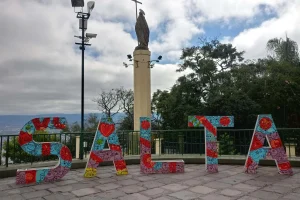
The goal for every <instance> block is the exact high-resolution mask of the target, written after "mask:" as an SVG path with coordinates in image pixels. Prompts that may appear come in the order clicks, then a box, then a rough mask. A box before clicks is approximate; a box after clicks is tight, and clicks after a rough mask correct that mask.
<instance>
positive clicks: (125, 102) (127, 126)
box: [117, 87, 134, 130]
mask: <svg viewBox="0 0 300 200" xmlns="http://www.w3.org/2000/svg"><path fill="white" fill-rule="evenodd" d="M117 91H118V94H119V97H120V105H119V106H120V108H121V110H122V111H123V112H124V113H125V114H126V117H125V118H124V119H123V121H122V122H121V125H120V127H119V130H133V106H134V93H133V91H132V90H131V89H130V90H126V89H124V88H123V87H121V88H119V89H117Z"/></svg>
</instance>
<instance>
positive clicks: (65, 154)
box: [60, 146, 72, 161]
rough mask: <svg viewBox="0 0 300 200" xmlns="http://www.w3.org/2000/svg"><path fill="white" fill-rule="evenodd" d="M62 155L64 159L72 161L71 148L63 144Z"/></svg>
mask: <svg viewBox="0 0 300 200" xmlns="http://www.w3.org/2000/svg"><path fill="white" fill-rule="evenodd" d="M60 156H61V158H62V159H64V160H67V161H72V154H71V152H70V149H69V148H68V147H66V146H63V147H62V148H61V150H60Z"/></svg>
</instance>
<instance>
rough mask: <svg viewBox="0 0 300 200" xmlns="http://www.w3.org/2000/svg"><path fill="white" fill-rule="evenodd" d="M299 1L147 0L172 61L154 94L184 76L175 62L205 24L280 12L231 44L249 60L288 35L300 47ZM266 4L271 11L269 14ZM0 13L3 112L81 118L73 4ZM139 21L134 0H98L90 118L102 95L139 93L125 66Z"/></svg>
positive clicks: (29, 3) (154, 30)
mask: <svg viewBox="0 0 300 200" xmlns="http://www.w3.org/2000/svg"><path fill="white" fill-rule="evenodd" d="M291 2H292V3H294V7H293V6H291V5H290V6H288V7H287V6H283V3H284V0H272V1H270V0H247V1H246V0H236V1H233V0H210V1H206V0H205V1H204V0H176V1H174V0H143V5H142V6H139V7H142V8H143V10H144V11H145V12H146V19H147V21H148V24H149V27H150V31H151V34H152V35H156V37H154V38H153V40H151V41H150V45H149V47H150V50H151V51H152V54H161V55H162V56H163V58H164V60H169V61H170V62H171V63H172V64H165V65H156V67H155V68H154V69H153V71H152V92H154V91H155V90H156V89H162V90H163V89H169V88H170V87H171V86H172V85H173V84H174V83H175V81H176V79H177V77H178V76H179V75H182V74H179V73H176V72H175V70H176V68H177V66H176V64H173V63H178V59H179V56H180V55H181V49H182V48H183V47H186V46H189V45H192V43H191V42H192V40H193V39H195V38H196V37H197V36H200V35H201V34H203V33H204V32H205V30H203V28H202V26H203V24H205V23H210V22H216V21H219V22H220V25H222V24H224V23H230V21H231V18H238V19H243V20H251V19H252V18H253V17H255V16H257V15H260V13H261V12H269V13H270V12H273V11H276V12H278V14H279V18H278V19H272V20H269V21H267V22H265V23H263V24H262V25H261V26H260V27H257V28H253V29H249V30H245V31H244V32H242V33H240V35H239V36H237V37H236V38H234V39H231V38H227V41H231V40H232V41H233V43H234V44H236V45H237V46H238V47H239V48H241V49H245V50H248V51H249V53H248V54H247V56H249V57H255V56H258V55H263V54H264V49H263V48H262V47H261V44H262V42H265V40H267V39H268V38H270V37H278V36H282V35H283V33H284V32H285V31H287V32H288V35H289V36H290V37H291V38H293V39H294V38H296V39H297V38H298V39H297V41H298V42H300V41H299V31H298V30H297V25H298V24H299V22H300V21H299V14H298V13H297V9H298V10H299V3H298V2H299V1H297V3H295V2H296V1H291ZM292 3H290V4H292ZM260 4H266V5H267V7H266V8H265V9H264V10H261V9H260V7H259V5H260ZM295 5H297V6H295ZM0 7H1V8H4V9H2V11H1V13H0V26H1V27H2V29H1V37H0V46H1V47H3V48H1V50H0V55H1V56H0V94H1V96H0V114H30V113H55V112H60V113H61V112H65V113H79V112H80V92H81V85H80V80H81V53H80V51H79V49H78V46H75V45H74V42H75V41H76V40H77V39H76V38H74V37H73V36H74V35H78V34H80V32H79V30H78V19H76V17H75V16H76V14H75V13H74V12H73V8H71V3H70V1H65V0H64V1H61V0H26V1H23V0H13V1H12V0H1V1H0ZM287 8H289V9H291V10H290V11H287V10H286V9H287ZM134 22H135V5H134V3H133V2H131V1H130V0H122V1H112V0H110V1H96V6H95V9H94V10H93V12H92V17H91V19H90V20H89V23H88V31H87V32H91V33H97V34H98V36H97V38H96V39H93V40H91V43H92V47H87V51H86V56H85V107H86V112H97V106H96V104H95V103H94V102H92V101H91V99H93V98H94V97H96V96H97V94H98V93H100V91H101V89H111V88H116V87H120V86H124V87H125V88H132V87H133V76H132V72H133V69H132V68H127V69H125V68H124V67H123V66H122V62H123V61H126V55H127V54H129V53H132V52H133V50H134V47H135V46H136V40H135V35H131V34H130V32H131V33H132V32H134ZM280 34H281V35H280ZM259 47H260V48H261V51H258V49H259ZM91 53H95V54H99V56H97V57H93V56H91ZM186 73H187V72H186Z"/></svg>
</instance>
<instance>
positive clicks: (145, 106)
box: [129, 9, 151, 155]
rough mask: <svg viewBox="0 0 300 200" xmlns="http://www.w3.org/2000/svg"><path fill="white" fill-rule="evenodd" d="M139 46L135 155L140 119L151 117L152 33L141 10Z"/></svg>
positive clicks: (135, 56) (136, 54) (135, 59)
mask: <svg viewBox="0 0 300 200" xmlns="http://www.w3.org/2000/svg"><path fill="white" fill-rule="evenodd" d="M135 32H136V36H137V39H138V46H137V47H135V51H134V52H133V62H134V69H133V70H134V83H133V85H134V117H133V118H134V122H133V127H134V130H135V131H137V132H133V133H132V135H131V136H129V151H130V153H131V154H133V155H138V154H139V152H140V151H139V132H138V131H139V130H140V117H151V83H150V82H151V76H150V69H151V68H150V56H151V52H150V51H149V48H148V44H149V36H150V31H149V27H148V24H147V21H146V19H145V12H144V11H143V10H141V9H140V12H139V16H138V18H137V21H136V24H135Z"/></svg>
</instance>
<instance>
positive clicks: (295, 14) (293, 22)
mask: <svg viewBox="0 0 300 200" xmlns="http://www.w3.org/2000/svg"><path fill="white" fill-rule="evenodd" d="M293 2H294V3H290V4H289V5H288V7H285V8H284V9H282V10H281V11H280V12H279V16H278V17H277V18H272V19H270V20H267V21H265V22H263V23H262V24H261V25H259V26H258V27H254V28H250V29H247V30H244V31H243V32H241V33H240V34H239V35H238V36H236V37H235V38H232V39H231V40H228V38H227V41H228V42H231V43H233V44H234V45H235V46H236V47H237V48H238V49H239V50H245V51H246V53H245V57H246V58H249V59H257V58H263V57H265V56H266V55H267V51H266V44H267V41H268V40H269V39H271V38H275V37H277V38H280V37H281V38H285V34H286V33H287V35H288V37H290V38H291V39H293V40H295V41H296V42H297V43H298V44H300V30H299V28H298V26H299V24H300V15H299V9H300V1H293ZM224 39H226V38H224Z"/></svg>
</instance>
